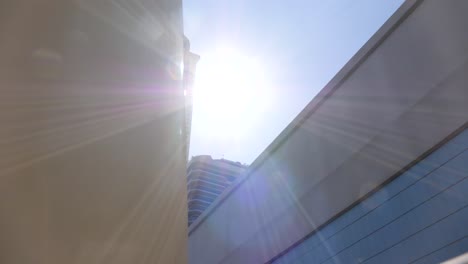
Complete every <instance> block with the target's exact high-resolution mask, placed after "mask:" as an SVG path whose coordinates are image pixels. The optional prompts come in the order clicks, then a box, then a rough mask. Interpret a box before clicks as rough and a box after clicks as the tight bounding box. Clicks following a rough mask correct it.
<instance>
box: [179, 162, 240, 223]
mask: <svg viewBox="0 0 468 264" xmlns="http://www.w3.org/2000/svg"><path fill="white" fill-rule="evenodd" d="M246 169H247V166H245V165H243V164H241V163H239V162H233V161H229V160H225V159H212V158H211V156H208V155H202V156H196V157H193V158H192V160H191V161H190V163H189V165H188V168H187V188H188V224H189V225H191V224H192V223H193V222H194V221H195V220H196V219H197V218H198V216H200V215H201V214H202V213H203V212H204V211H205V210H206V209H207V208H208V207H209V206H210V205H211V204H212V203H213V202H214V201H215V200H216V199H217V198H218V197H219V196H220V195H221V194H222V193H223V192H224V191H225V190H226V189H227V188H228V187H229V186H230V185H231V184H232V183H233V182H235V181H236V179H238V178H239V177H240V176H242V175H243V174H244V172H245V171H246Z"/></svg>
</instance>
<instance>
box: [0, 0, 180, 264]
mask: <svg viewBox="0 0 468 264" xmlns="http://www.w3.org/2000/svg"><path fill="white" fill-rule="evenodd" d="M181 14H182V10H181V1H101V0H98V1H88V0H77V1H72V0H38V1H26V0H4V1H0V263H5V264H8V263H15V264H16V263H21V264H23V263H24V264H28V263H35V264H37V263H44V264H54V263H57V264H58V263H60V264H62V263H89V264H91V263H113V264H116V263H186V262H187V259H186V225H187V224H186V223H187V218H186V215H187V213H186V212H187V211H186V181H185V153H184V151H183V144H184V139H185V135H182V134H180V133H181V131H183V129H182V126H183V125H184V124H183V115H184V100H183V91H182V87H181V80H180V77H181V73H180V68H179V65H180V63H181V59H182V58H181V56H182V51H183V47H182V17H181Z"/></svg>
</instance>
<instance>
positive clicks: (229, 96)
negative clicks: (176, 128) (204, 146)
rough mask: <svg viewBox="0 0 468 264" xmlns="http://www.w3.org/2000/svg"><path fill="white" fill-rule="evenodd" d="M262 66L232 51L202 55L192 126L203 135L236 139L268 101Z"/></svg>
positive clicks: (195, 91)
mask: <svg viewBox="0 0 468 264" xmlns="http://www.w3.org/2000/svg"><path fill="white" fill-rule="evenodd" d="M267 88H268V87H267V83H266V76H265V67H264V65H262V64H261V62H260V61H259V60H258V58H255V57H249V56H245V55H243V54H242V53H240V52H238V51H236V50H233V49H228V48H225V49H219V50H216V51H215V52H214V53H212V54H209V55H205V56H203V57H202V58H201V60H200V62H199V63H198V65H197V74H196V79H195V84H194V116H193V118H194V119H193V124H194V126H197V127H198V128H201V129H203V131H204V133H206V136H209V137H222V138H228V139H236V138H237V139H238V138H239V137H241V136H242V135H243V134H244V133H245V132H246V130H248V129H249V127H250V126H251V124H252V122H255V118H258V115H257V114H258V113H261V112H262V111H264V109H265V107H266V104H267V102H268V92H267Z"/></svg>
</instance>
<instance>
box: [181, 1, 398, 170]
mask: <svg viewBox="0 0 468 264" xmlns="http://www.w3.org/2000/svg"><path fill="white" fill-rule="evenodd" d="M402 2H403V0H327V1H324V0H290V1H283V0H282V1H279V0H269V1H265V0H250V1H246V0H237V1H236V0H229V1H225V0H185V1H184V23H185V34H186V35H187V37H188V38H189V39H190V42H191V50H192V51H193V52H195V53H197V54H199V55H200V56H201V60H200V62H199V66H200V67H201V70H202V71H203V69H205V71H206V69H207V68H210V67H211V68H210V69H212V68H213V65H208V64H209V63H210V58H212V57H213V52H214V51H215V50H217V49H219V48H223V47H229V48H230V49H234V50H235V54H241V55H242V56H245V57H247V58H254V59H255V60H256V61H259V62H260V64H261V65H262V67H263V68H264V69H265V71H264V72H265V77H264V78H265V79H267V82H266V83H267V84H268V85H267V87H266V89H265V90H264V91H262V93H257V94H256V95H255V96H257V98H254V99H253V100H252V102H251V104H250V105H248V107H249V108H248V109H244V111H240V112H239V116H237V117H235V116H233V115H226V118H224V119H225V120H223V121H220V119H219V117H218V119H214V118H211V117H207V116H206V115H207V113H209V111H207V109H206V108H205V109H204V110H202V109H201V106H200V105H198V106H197V104H196V102H195V104H194V110H193V123H192V135H191V146H190V155H200V154H208V155H212V156H213V157H214V158H221V157H224V158H226V159H230V160H234V161H240V162H243V163H247V164H250V163H251V162H253V161H254V160H255V158H256V157H258V155H260V153H261V152H262V151H263V150H264V149H265V148H266V147H267V146H268V145H269V144H270V143H271V142H272V141H273V140H274V139H275V138H276V137H277V136H278V134H279V133H280V132H281V131H282V130H283V129H284V128H285V127H286V126H287V125H288V124H289V123H290V122H291V121H292V119H293V118H294V117H295V116H296V115H297V114H298V113H299V112H300V111H301V110H302V109H303V108H304V107H305V106H306V105H307V103H308V102H310V101H311V100H312V98H313V97H314V96H315V95H316V94H317V93H318V92H319V91H320V89H321V88H322V87H323V86H324V85H325V84H326V83H327V82H328V81H329V80H330V79H331V78H332V77H333V76H334V75H335V74H336V73H337V72H338V71H339V70H340V69H341V67H342V66H343V65H344V64H345V63H346V62H347V61H348V60H349V59H350V58H351V57H352V56H353V55H354V54H355V53H356V52H357V50H358V49H359V48H360V47H361V46H362V45H363V44H364V43H365V42H366V41H367V40H368V39H369V38H370V37H371V36H372V35H373V34H374V33H375V31H377V30H378V29H379V27H380V26H381V25H382V24H383V23H384V22H385V21H386V20H387V19H388V18H389V17H390V16H391V15H392V14H393V13H394V12H395V11H396V9H397V8H398V7H399V6H400V5H401V4H402ZM213 61H215V60H211V63H213ZM218 62H219V60H218ZM241 68H242V67H241ZM200 74H202V76H200V78H206V75H207V73H206V72H205V73H204V72H201V73H200ZM203 74H204V75H205V77H203ZM197 77H198V75H196V77H195V78H196V80H195V82H196V85H195V89H197V84H200V83H197V82H198V80H197ZM223 78H227V77H225V76H223ZM227 82H229V80H227ZM219 86H222V84H220V85H219ZM220 89H222V88H220ZM249 89H251V90H254V89H255V87H249ZM195 93H196V91H195ZM263 95H268V96H265V97H264V98H263ZM256 101H258V102H263V103H265V102H266V104H264V105H263V104H262V105H263V106H262V107H256ZM238 105H239V108H241V107H247V106H245V104H244V105H243V104H241V103H239V104H238ZM240 110H242V109H240ZM213 111H216V109H214V110H213ZM204 115H205V116H204ZM230 118H231V119H232V120H228V119H230ZM226 119H227V120H226ZM226 124H231V125H232V126H233V128H232V127H231V128H227V127H226ZM223 129H224V130H223ZM237 129H239V131H242V132H239V131H237ZM231 133H232V134H231ZM220 134H222V135H224V136H219V135H220Z"/></svg>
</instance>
